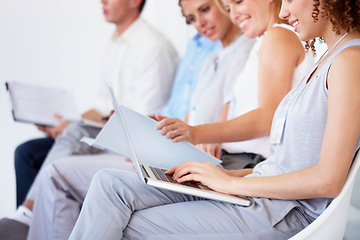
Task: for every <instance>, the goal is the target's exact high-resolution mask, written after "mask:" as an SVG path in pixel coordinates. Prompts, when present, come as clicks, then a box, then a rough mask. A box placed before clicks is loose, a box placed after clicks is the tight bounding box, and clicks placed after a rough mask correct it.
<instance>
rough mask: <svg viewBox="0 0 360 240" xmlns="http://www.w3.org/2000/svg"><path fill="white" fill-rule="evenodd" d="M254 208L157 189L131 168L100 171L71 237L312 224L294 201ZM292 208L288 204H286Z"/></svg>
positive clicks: (262, 235) (242, 231) (197, 235)
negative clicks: (129, 170)
mask: <svg viewBox="0 0 360 240" xmlns="http://www.w3.org/2000/svg"><path fill="white" fill-rule="evenodd" d="M253 201H254V202H253V204H252V205H251V206H250V207H241V206H237V205H233V204H228V203H223V202H218V201H212V200H206V199H202V198H198V197H193V196H189V195H184V194H180V193H176V192H171V191H166V190H161V189H157V188H153V187H151V186H148V185H146V184H145V183H143V182H142V181H141V180H140V179H139V177H138V176H137V175H136V174H134V173H131V172H126V171H118V170H103V171H100V172H99V173H97V174H96V175H95V177H94V178H93V180H92V183H91V186H90V189H89V191H88V194H87V196H86V199H85V202H84V205H83V208H82V210H81V213H80V216H79V218H78V221H77V223H76V225H75V228H74V230H73V232H72V234H71V236H70V238H69V239H71V240H75V239H76V240H79V239H87V240H91V239H94V240H95V239H96V240H98V239H106V240H110V239H132V240H133V239H156V240H159V239H175V240H176V239H182V240H183V239H267V240H271V239H276V240H279V239H288V238H289V237H290V236H292V235H294V234H296V233H297V232H299V231H300V230H301V229H303V228H304V227H306V226H307V225H308V224H309V222H308V221H307V219H306V218H305V217H304V216H303V213H301V212H300V211H299V210H298V209H297V207H294V206H295V204H296V203H295V202H292V201H279V200H268V199H262V198H258V199H253ZM288 206H289V208H287V207H288Z"/></svg>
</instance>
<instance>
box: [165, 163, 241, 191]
mask: <svg viewBox="0 0 360 240" xmlns="http://www.w3.org/2000/svg"><path fill="white" fill-rule="evenodd" d="M166 174H169V175H173V178H174V179H175V180H176V181H178V182H180V183H181V182H187V181H194V182H199V183H201V184H203V185H205V186H207V187H209V188H211V189H213V190H215V191H217V192H221V193H226V194H231V186H232V184H231V183H232V182H233V181H234V180H235V179H236V178H235V177H233V176H230V175H229V174H227V170H225V171H224V170H223V169H221V168H220V167H218V166H215V165H214V164H211V163H209V162H200V163H199V162H192V161H186V162H184V163H182V164H180V165H178V166H176V167H173V168H171V169H170V170H168V171H167V172H166Z"/></svg>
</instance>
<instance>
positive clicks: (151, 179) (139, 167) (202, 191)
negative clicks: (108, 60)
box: [108, 84, 251, 206]
mask: <svg viewBox="0 0 360 240" xmlns="http://www.w3.org/2000/svg"><path fill="white" fill-rule="evenodd" d="M108 85H109V90H110V93H111V98H112V102H113V106H114V112H115V114H116V115H118V116H119V117H120V118H121V121H122V123H123V126H124V128H125V132H126V135H127V138H128V140H129V146H130V149H131V151H130V155H131V157H130V158H131V161H132V163H133V165H134V167H135V169H136V171H137V173H138V175H139V177H140V179H141V180H142V181H143V182H144V183H146V184H149V185H151V186H154V187H159V188H163V189H167V190H170V191H175V192H180V193H184V194H190V195H194V196H198V197H203V198H207V199H214V200H218V201H224V202H229V203H233V204H238V205H242V206H250V205H251V200H249V199H248V198H247V197H244V196H232V195H227V194H223V193H219V192H216V191H214V190H211V189H209V188H207V187H205V186H201V187H200V188H192V187H187V186H184V185H181V184H178V183H170V182H163V181H159V180H158V179H157V178H156V177H155V175H154V174H152V172H151V171H150V167H151V165H148V164H147V165H143V164H142V163H141V162H140V161H139V159H138V156H137V153H136V151H135V148H134V144H133V141H132V138H131V136H130V133H129V130H128V127H127V122H126V119H125V117H124V114H123V112H122V111H123V110H124V111H126V114H127V115H129V113H132V112H129V111H128V110H129V109H127V108H125V107H123V108H122V106H119V104H118V102H117V98H116V95H115V92H114V90H113V87H112V85H111V84H108ZM129 123H132V122H129ZM135 124H136V122H135ZM159 135H160V134H159ZM161 137H162V138H163V139H164V137H163V136H161ZM172 144H173V143H172ZM196 152H198V153H199V152H200V153H201V152H202V151H199V150H198V149H197V151H196ZM206 155H207V154H206ZM206 155H204V156H206ZM210 161H211V159H210ZM145 176H146V177H145Z"/></svg>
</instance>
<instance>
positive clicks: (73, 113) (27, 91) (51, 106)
mask: <svg viewBox="0 0 360 240" xmlns="http://www.w3.org/2000/svg"><path fill="white" fill-rule="evenodd" d="M7 86H8V92H9V94H10V99H11V104H12V111H13V116H14V120H15V121H21V122H28V123H36V124H41V125H49V126H55V125H57V124H59V123H60V120H59V119H57V118H56V117H55V114H57V115H60V116H61V117H62V118H63V120H79V119H80V115H79V113H78V111H77V108H76V107H75V100H74V96H73V95H72V93H71V92H70V91H67V90H64V89H56V88H49V87H43V86H36V85H31V84H25V83H20V82H8V83H7Z"/></svg>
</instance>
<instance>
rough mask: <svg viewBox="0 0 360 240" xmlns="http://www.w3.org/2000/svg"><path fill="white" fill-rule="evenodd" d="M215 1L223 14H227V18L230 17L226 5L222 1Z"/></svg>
mask: <svg viewBox="0 0 360 240" xmlns="http://www.w3.org/2000/svg"><path fill="white" fill-rule="evenodd" d="M214 1H215V3H216V5H217V6H218V8H219V9H220V11H221V12H223V13H225V14H226V15H227V16H230V14H229V12H228V10H227V9H226V8H225V5H224V3H223V2H222V0H214Z"/></svg>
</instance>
